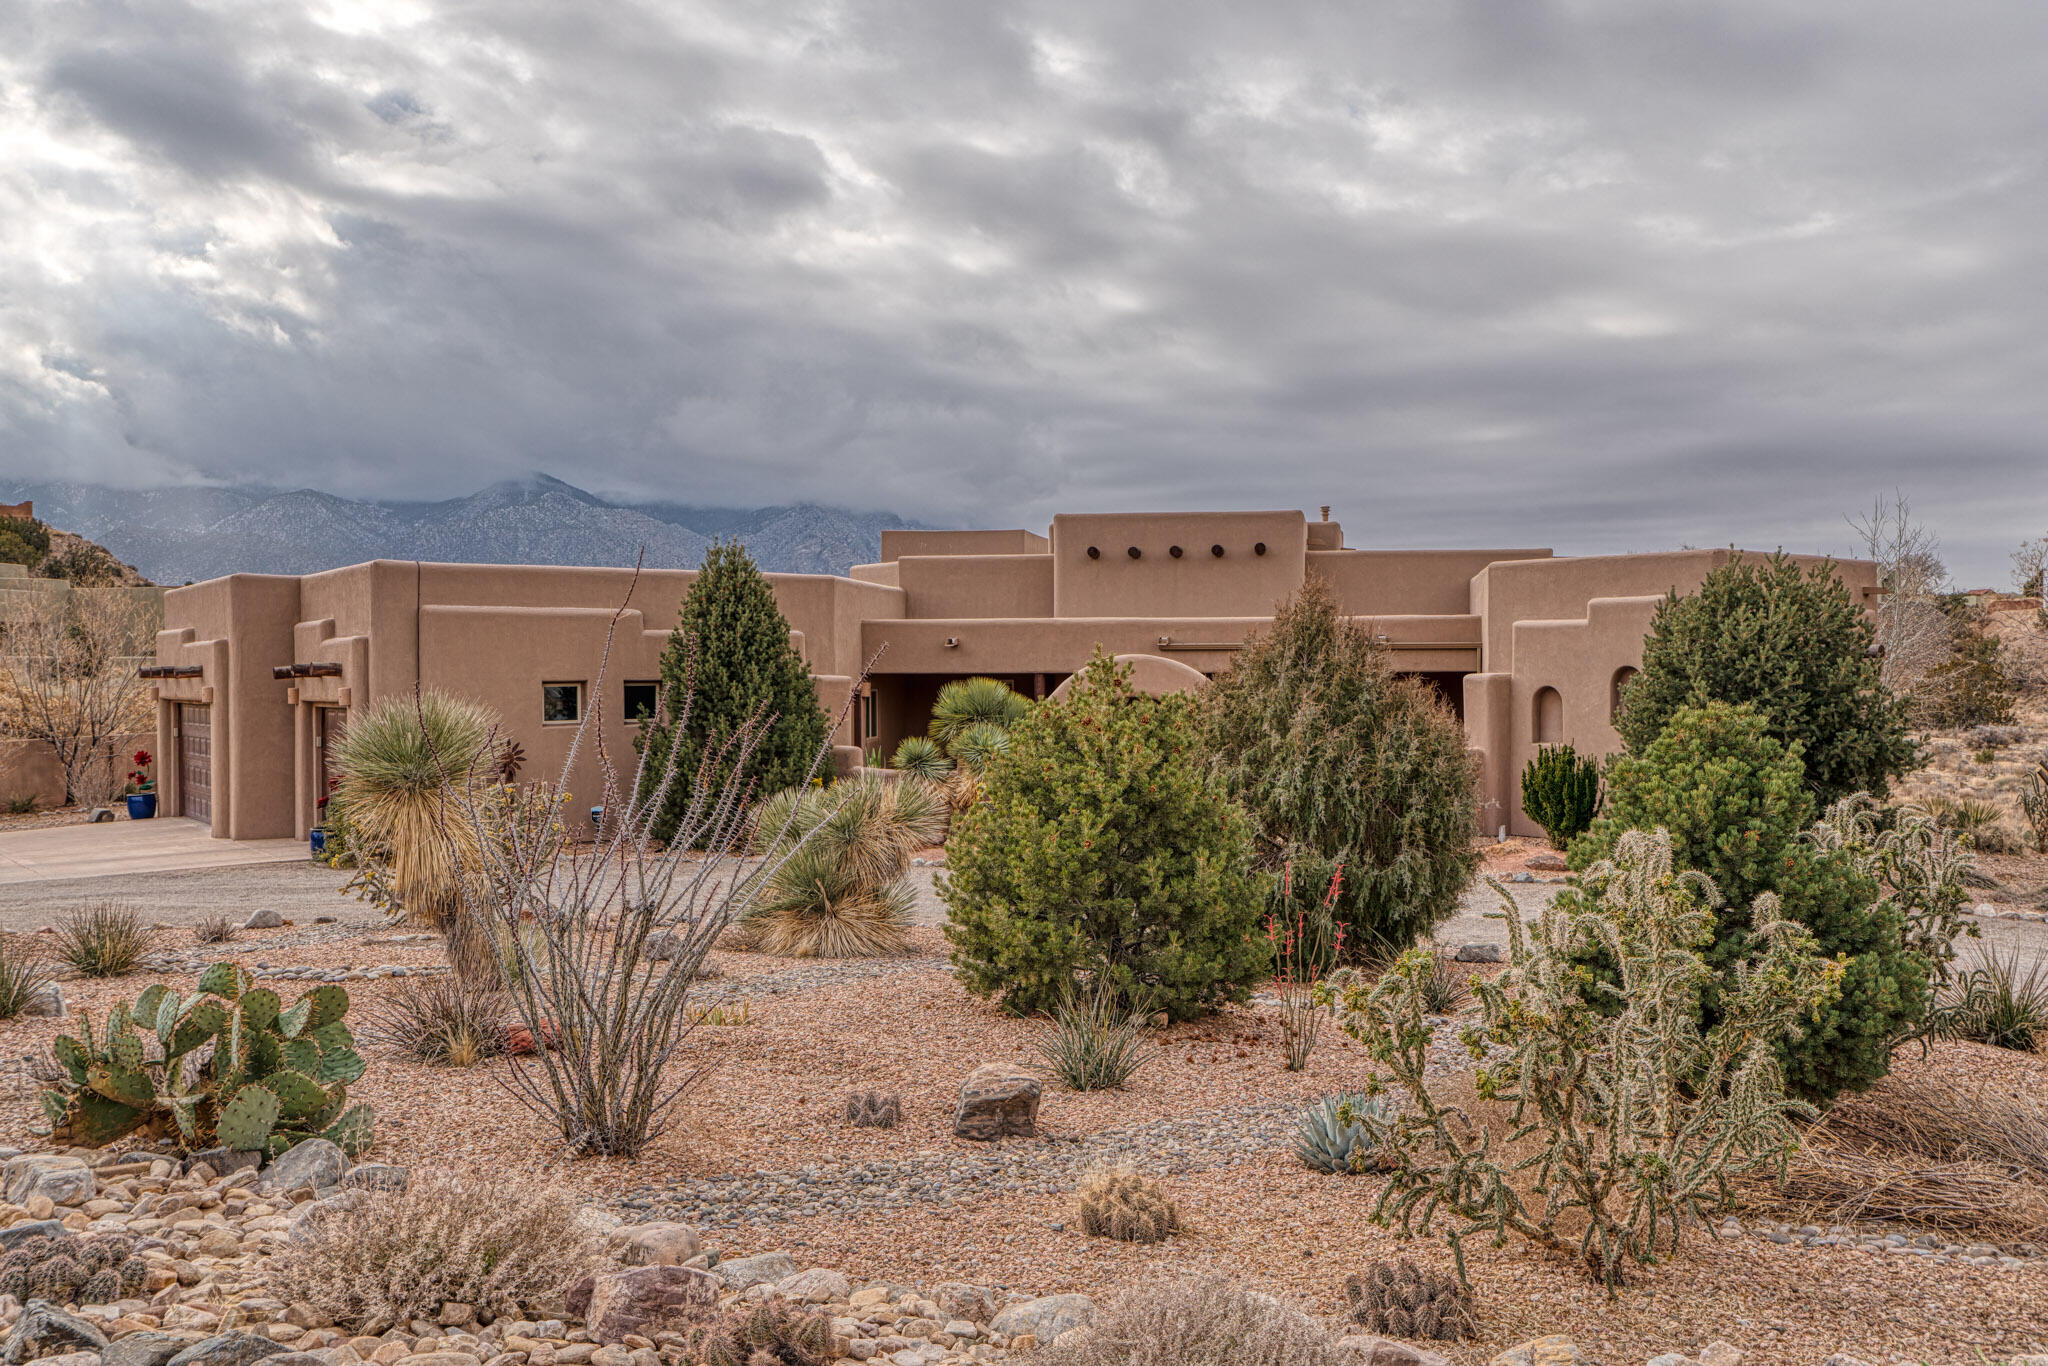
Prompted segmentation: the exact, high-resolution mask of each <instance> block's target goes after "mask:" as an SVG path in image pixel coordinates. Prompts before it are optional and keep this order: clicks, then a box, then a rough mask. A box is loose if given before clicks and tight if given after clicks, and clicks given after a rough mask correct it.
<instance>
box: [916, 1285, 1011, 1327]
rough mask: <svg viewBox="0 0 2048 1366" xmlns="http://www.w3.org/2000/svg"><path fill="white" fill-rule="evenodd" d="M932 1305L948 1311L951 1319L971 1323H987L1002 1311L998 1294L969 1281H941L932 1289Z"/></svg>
mask: <svg viewBox="0 0 2048 1366" xmlns="http://www.w3.org/2000/svg"><path fill="white" fill-rule="evenodd" d="M931 1294H932V1303H933V1304H936V1305H937V1306H939V1308H941V1309H943V1310H945V1311H946V1314H947V1315H948V1316H949V1317H951V1318H956V1319H966V1320H967V1321H968V1322H969V1323H987V1322H988V1321H989V1320H990V1319H992V1318H994V1317H995V1316H996V1314H997V1313H998V1312H999V1311H1000V1310H1001V1309H1002V1305H1001V1304H999V1303H997V1302H996V1292H995V1291H993V1290H991V1289H990V1288H989V1287H987V1286H985V1285H973V1284H970V1283H969V1282H967V1281H940V1282H939V1283H938V1284H937V1285H935V1286H933V1287H932V1291H931Z"/></svg>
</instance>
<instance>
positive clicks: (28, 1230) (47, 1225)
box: [0, 1219, 71, 1252]
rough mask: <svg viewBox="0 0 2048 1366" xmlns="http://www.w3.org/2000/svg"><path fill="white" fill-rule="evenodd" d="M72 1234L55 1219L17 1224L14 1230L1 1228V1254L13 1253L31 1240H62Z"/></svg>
mask: <svg viewBox="0 0 2048 1366" xmlns="http://www.w3.org/2000/svg"><path fill="white" fill-rule="evenodd" d="M70 1232H71V1230H70V1229H67V1228H65V1227H64V1225H62V1224H60V1223H58V1222H57V1221H56V1220H55V1219H37V1220H36V1221H34V1222H33V1223H27V1224H16V1225H15V1226H14V1227H13V1228H0V1252H12V1251H14V1249H15V1248H16V1247H19V1246H20V1245H21V1244H23V1243H25V1242H27V1241H28V1240H29V1239H31V1238H62V1237H64V1236H65V1235H67V1234H68V1233H70Z"/></svg>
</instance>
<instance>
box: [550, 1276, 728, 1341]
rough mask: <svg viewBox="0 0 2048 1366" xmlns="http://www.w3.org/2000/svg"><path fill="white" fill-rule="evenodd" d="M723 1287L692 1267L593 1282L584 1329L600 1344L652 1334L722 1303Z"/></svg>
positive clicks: (597, 1277)
mask: <svg viewBox="0 0 2048 1366" xmlns="http://www.w3.org/2000/svg"><path fill="white" fill-rule="evenodd" d="M724 1288H725V1287H724V1284H723V1283H722V1282H721V1281H720V1280H719V1279H718V1277H716V1276H714V1275H712V1274H711V1273H710V1272H708V1271H703V1270H699V1269H698V1268H697V1267H694V1266H636V1267H634V1268H632V1269H631V1270H628V1271H608V1272H605V1273H604V1274H602V1275H599V1276H594V1277H592V1278H591V1286H590V1300H589V1303H588V1305H587V1306H586V1307H585V1309H584V1311H583V1324H584V1327H585V1328H587V1329H589V1330H590V1335H591V1336H592V1337H594V1338H596V1339H597V1340H598V1341H599V1342H602V1343H615V1342H619V1341H621V1340H623V1339H624V1338H626V1337H627V1336H628V1335H629V1334H635V1333H640V1332H642V1330H646V1329H651V1328H653V1327H654V1326H656V1325H658V1324H660V1323H661V1322H663V1321H664V1320H674V1319H678V1318H681V1317H684V1316H685V1315H686V1314H688V1313H689V1312H690V1311H692V1310H698V1309H705V1308H708V1307H710V1306H712V1305H715V1304H717V1303H718V1297H719V1295H720V1294H722V1293H723V1292H724Z"/></svg>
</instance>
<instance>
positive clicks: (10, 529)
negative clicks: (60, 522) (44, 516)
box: [0, 517, 50, 570]
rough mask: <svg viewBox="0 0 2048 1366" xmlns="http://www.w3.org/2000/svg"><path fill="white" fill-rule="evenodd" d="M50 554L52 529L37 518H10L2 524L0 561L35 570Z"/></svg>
mask: <svg viewBox="0 0 2048 1366" xmlns="http://www.w3.org/2000/svg"><path fill="white" fill-rule="evenodd" d="M49 553H50V528H49V527H47V526H45V525H43V524H42V523H41V522H39V521H37V520H36V519H35V518H33V517H10V518H8V519H7V520H6V521H5V522H4V523H0V561H5V562H6V563H9V564H25V565H27V566H28V567H29V568H30V569H31V570H33V569H35V568H36V567H38V566H39V565H41V564H42V562H43V558H44V557H45V556H46V555H48V554H49Z"/></svg>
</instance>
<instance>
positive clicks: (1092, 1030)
mask: <svg viewBox="0 0 2048 1366" xmlns="http://www.w3.org/2000/svg"><path fill="white" fill-rule="evenodd" d="M1150 1013H1151V1012H1150V1010H1149V1009H1148V1008H1147V1007H1146V1005H1145V1004H1144V1002H1143V1001H1142V1000H1140V1001H1138V1002H1135V1003H1127V1002H1125V1001H1124V999H1123V996H1122V993H1121V992H1119V991H1118V990H1117V989H1116V985H1115V984H1114V983H1113V982H1111V981H1109V980H1107V979H1106V978H1105V977H1104V975H1102V974H1100V973H1098V974H1096V976H1095V977H1094V979H1093V980H1092V981H1091V982H1090V983H1089V984H1088V985H1087V986H1085V987H1081V986H1074V985H1071V984H1070V985H1069V986H1068V987H1067V990H1066V994H1065V995H1064V996H1063V997H1062V998H1061V999H1060V1003H1059V1005H1057V1006H1056V1007H1054V1008H1053V1013H1052V1023H1051V1024H1050V1025H1048V1026H1047V1027H1046V1029H1045V1030H1044V1031H1043V1032H1042V1033H1040V1035H1039V1036H1038V1038H1037V1039H1036V1040H1035V1041H1034V1043H1033V1047H1035V1048H1036V1049H1037V1050H1038V1054H1039V1056H1040V1057H1042V1058H1044V1059H1045V1064H1046V1066H1047V1067H1049V1068H1050V1069H1052V1074H1053V1075H1054V1076H1056V1077H1058V1078H1059V1079H1060V1080H1061V1081H1062V1082H1064V1083H1065V1084H1066V1085H1067V1086H1069V1087H1071V1088H1072V1089H1073V1090H1076V1091H1103V1090H1119V1089H1121V1088H1122V1087H1123V1086H1124V1084H1125V1083H1126V1082H1128V1081H1130V1079H1131V1078H1132V1077H1134V1076H1136V1075H1137V1073H1138V1070H1139V1069H1140V1068H1142V1067H1143V1066H1144V1065H1145V1063H1146V1062H1147V1061H1148V1060H1149V1050H1147V1049H1146V1047H1145V1039H1144V1029H1145V1017H1146V1016H1147V1015H1149V1014H1150Z"/></svg>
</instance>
